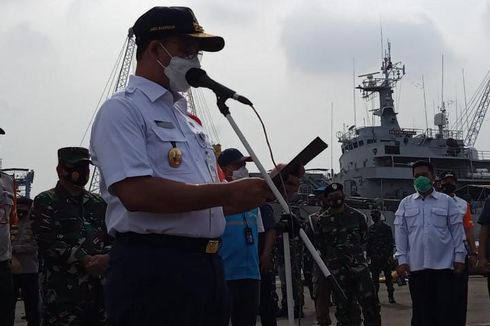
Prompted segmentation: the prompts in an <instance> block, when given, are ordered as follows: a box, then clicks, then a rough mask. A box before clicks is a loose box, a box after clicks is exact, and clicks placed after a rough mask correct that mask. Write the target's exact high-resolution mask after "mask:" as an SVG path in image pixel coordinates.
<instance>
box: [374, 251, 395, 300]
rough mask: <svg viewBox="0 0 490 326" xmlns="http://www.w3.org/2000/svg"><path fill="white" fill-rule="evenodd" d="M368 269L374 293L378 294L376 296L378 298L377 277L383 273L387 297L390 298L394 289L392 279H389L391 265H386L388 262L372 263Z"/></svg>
mask: <svg viewBox="0 0 490 326" xmlns="http://www.w3.org/2000/svg"><path fill="white" fill-rule="evenodd" d="M369 269H370V270H371V275H372V277H373V283H374V288H375V289H376V293H378V296H379V275H380V274H381V272H383V274H384V276H385V284H386V289H387V290H388V296H389V297H392V296H393V292H394V291H395V289H394V287H393V278H392V277H391V265H390V264H389V263H388V260H385V261H376V262H373V264H370V265H369Z"/></svg>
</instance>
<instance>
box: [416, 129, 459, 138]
mask: <svg viewBox="0 0 490 326" xmlns="http://www.w3.org/2000/svg"><path fill="white" fill-rule="evenodd" d="M425 135H426V136H427V137H429V138H443V139H449V138H453V139H463V131H462V130H447V129H445V130H442V137H441V131H440V130H439V129H430V128H429V129H427V130H426V131H425Z"/></svg>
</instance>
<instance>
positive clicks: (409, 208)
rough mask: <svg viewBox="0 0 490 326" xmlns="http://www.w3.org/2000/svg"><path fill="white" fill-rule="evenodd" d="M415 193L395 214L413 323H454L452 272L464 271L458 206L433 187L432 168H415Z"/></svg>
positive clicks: (401, 272) (418, 164) (400, 269)
mask: <svg viewBox="0 0 490 326" xmlns="http://www.w3.org/2000/svg"><path fill="white" fill-rule="evenodd" d="M412 172H413V176H414V178H415V180H414V186H415V189H416V191H417V192H416V193H414V194H412V195H410V196H407V197H405V198H404V199H403V200H402V201H401V202H400V205H399V207H398V210H397V211H396V213H395V222H394V226H395V243H396V254H395V256H396V258H397V259H398V263H399V266H398V273H399V275H400V276H402V277H404V276H407V274H409V276H410V279H409V280H410V282H409V286H410V295H411V298H412V326H439V325H441V326H442V325H445V326H447V325H455V319H454V307H455V302H454V274H461V273H462V272H463V270H464V262H465V257H466V249H465V246H464V240H465V236H464V229H463V220H462V218H461V213H460V209H459V208H458V207H457V206H456V203H455V201H454V200H453V199H452V198H451V197H449V196H447V195H446V194H443V193H439V192H437V191H435V190H434V188H433V186H432V185H433V182H434V167H433V166H432V164H431V163H430V162H426V161H418V162H416V163H414V164H413V166H412Z"/></svg>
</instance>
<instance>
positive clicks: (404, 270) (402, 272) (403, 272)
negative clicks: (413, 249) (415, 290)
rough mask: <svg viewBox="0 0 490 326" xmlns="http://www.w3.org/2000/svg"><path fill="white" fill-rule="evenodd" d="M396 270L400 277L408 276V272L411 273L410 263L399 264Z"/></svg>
mask: <svg viewBox="0 0 490 326" xmlns="http://www.w3.org/2000/svg"><path fill="white" fill-rule="evenodd" d="M396 272H397V273H398V276H399V277H403V278H406V277H408V273H410V266H408V264H401V265H398V267H397V268H396Z"/></svg>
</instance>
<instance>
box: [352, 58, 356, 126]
mask: <svg viewBox="0 0 490 326" xmlns="http://www.w3.org/2000/svg"><path fill="white" fill-rule="evenodd" d="M352 97H353V101H354V125H355V126H356V125H357V109H356V58H352Z"/></svg>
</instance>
